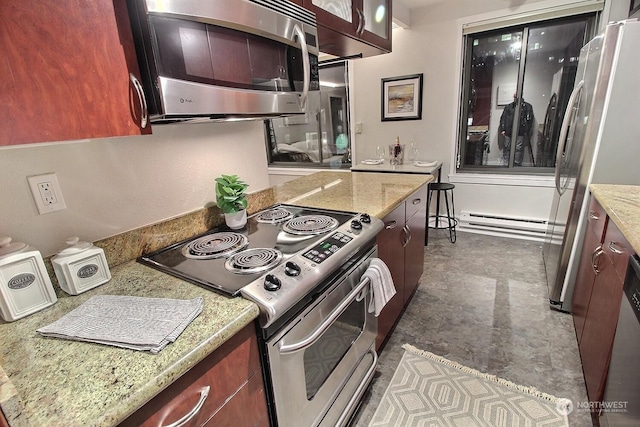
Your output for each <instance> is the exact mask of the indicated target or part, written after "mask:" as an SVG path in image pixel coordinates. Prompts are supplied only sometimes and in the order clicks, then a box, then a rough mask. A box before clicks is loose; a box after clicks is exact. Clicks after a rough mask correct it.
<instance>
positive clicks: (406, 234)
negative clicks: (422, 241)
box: [402, 225, 411, 248]
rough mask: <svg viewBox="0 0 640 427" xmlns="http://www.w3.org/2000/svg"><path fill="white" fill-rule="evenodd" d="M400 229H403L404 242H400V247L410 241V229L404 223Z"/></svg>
mask: <svg viewBox="0 0 640 427" xmlns="http://www.w3.org/2000/svg"><path fill="white" fill-rule="evenodd" d="M402 231H404V236H405V237H404V242H403V243H402V247H403V248H404V247H406V246H407V245H408V244H409V242H410V241H411V229H410V228H409V226H408V225H405V226H404V227H402Z"/></svg>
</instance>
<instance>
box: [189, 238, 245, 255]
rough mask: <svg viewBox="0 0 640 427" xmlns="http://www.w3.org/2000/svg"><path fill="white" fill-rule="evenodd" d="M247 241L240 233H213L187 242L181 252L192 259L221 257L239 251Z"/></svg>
mask: <svg viewBox="0 0 640 427" xmlns="http://www.w3.org/2000/svg"><path fill="white" fill-rule="evenodd" d="M248 243H249V239H247V237H246V236H244V235H242V234H240V233H214V234H209V235H206V236H204V237H200V238H199V239H196V240H194V241H192V242H189V243H188V244H187V245H185V246H184V247H183V248H182V253H183V255H184V256H186V257H187V258H193V259H212V258H221V257H225V256H229V255H231V254H234V253H236V252H238V251H241V250H242V249H244V248H245V247H246V246H247V244H248Z"/></svg>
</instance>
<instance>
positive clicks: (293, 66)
mask: <svg viewBox="0 0 640 427" xmlns="http://www.w3.org/2000/svg"><path fill="white" fill-rule="evenodd" d="M128 9H129V15H130V20H131V26H132V30H133V36H134V42H135V47H136V54H137V57H138V63H139V66H140V73H141V81H142V84H141V85H140V84H139V83H138V82H137V81H135V80H134V86H136V88H137V89H138V90H139V92H140V94H141V95H142V92H143V93H144V97H143V101H144V102H145V103H146V105H143V108H145V107H146V108H147V109H148V113H149V117H150V119H151V121H152V122H174V121H185V120H202V119H206V120H209V119H229V118H265V117H276V116H284V115H294V114H301V113H305V112H306V111H307V109H306V104H307V103H306V99H307V97H308V95H309V93H310V92H312V91H319V89H320V81H319V74H318V54H319V49H318V33H317V28H316V21H315V15H314V14H313V13H312V12H309V11H308V10H306V9H303V8H302V7H300V6H298V5H296V4H294V3H292V2H289V1H287V0H128Z"/></svg>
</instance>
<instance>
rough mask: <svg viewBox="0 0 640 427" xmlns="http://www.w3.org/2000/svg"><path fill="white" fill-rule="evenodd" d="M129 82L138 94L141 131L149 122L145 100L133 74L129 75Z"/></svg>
mask: <svg viewBox="0 0 640 427" xmlns="http://www.w3.org/2000/svg"><path fill="white" fill-rule="evenodd" d="M129 80H131V84H133V88H134V89H135V90H136V93H137V94H138V101H139V102H140V114H141V116H140V127H141V128H142V129H144V128H146V127H147V123H148V122H149V110H148V108H147V98H145V96H144V89H142V85H141V84H140V81H139V80H138V78H137V77H136V76H134V75H133V73H129Z"/></svg>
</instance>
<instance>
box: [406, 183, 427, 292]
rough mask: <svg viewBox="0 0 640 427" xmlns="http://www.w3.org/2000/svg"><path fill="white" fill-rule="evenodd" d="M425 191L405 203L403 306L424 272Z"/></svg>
mask: <svg viewBox="0 0 640 427" xmlns="http://www.w3.org/2000/svg"><path fill="white" fill-rule="evenodd" d="M426 200H427V191H426V187H425V189H424V190H419V191H417V192H416V193H414V194H413V195H412V196H411V197H410V198H409V199H408V200H407V201H406V202H405V211H406V218H407V219H406V224H405V226H406V229H407V243H406V245H405V248H404V283H405V286H404V304H405V305H406V304H407V303H408V302H409V300H410V299H411V297H412V296H413V293H414V292H415V291H416V289H417V288H418V283H419V281H420V276H422V273H423V272H424V236H425V231H426V228H425V227H426V216H427V209H426Z"/></svg>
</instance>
